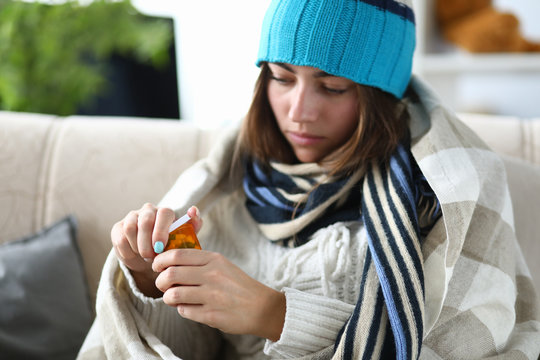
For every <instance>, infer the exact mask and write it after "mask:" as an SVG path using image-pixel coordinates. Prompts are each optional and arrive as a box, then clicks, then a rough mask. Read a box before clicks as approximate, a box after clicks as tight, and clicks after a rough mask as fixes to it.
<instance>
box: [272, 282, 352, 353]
mask: <svg viewBox="0 0 540 360" xmlns="http://www.w3.org/2000/svg"><path fill="white" fill-rule="evenodd" d="M283 292H284V293H285V297H286V299H287V309H286V314H285V324H284V326H283V331H282V333H281V338H280V339H279V340H278V341H277V342H272V341H270V340H267V341H266V344H265V348H264V352H265V353H266V354H267V355H269V356H271V357H279V358H295V357H301V356H305V355H308V354H312V353H314V352H317V351H320V350H321V349H324V348H326V347H328V346H332V345H333V344H334V342H335V339H336V338H337V335H338V333H339V331H340V330H341V328H342V327H343V325H344V324H345V323H346V322H347V320H348V318H349V316H350V315H351V313H352V311H353V309H354V305H351V304H347V303H344V302H342V301H339V300H336V299H331V298H328V297H324V296H319V295H313V294H308V293H305V292H302V291H299V290H295V289H291V288H284V289H283Z"/></svg>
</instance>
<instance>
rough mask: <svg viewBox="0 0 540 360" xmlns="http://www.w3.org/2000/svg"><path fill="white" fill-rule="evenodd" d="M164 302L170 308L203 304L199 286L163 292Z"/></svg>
mask: <svg viewBox="0 0 540 360" xmlns="http://www.w3.org/2000/svg"><path fill="white" fill-rule="evenodd" d="M163 302H164V303H165V304H167V305H169V306H177V305H179V304H201V302H200V290H199V287H198V286H175V287H171V288H169V289H168V290H166V291H164V292H163Z"/></svg>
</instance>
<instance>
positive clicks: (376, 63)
mask: <svg viewBox="0 0 540 360" xmlns="http://www.w3.org/2000/svg"><path fill="white" fill-rule="evenodd" d="M414 23H415V20H414V13H413V11H412V5H411V0H272V2H271V4H270V6H269V8H268V10H267V11H266V15H265V17H264V21H263V26H262V32H261V42H260V45H259V54H258V59H257V65H258V66H259V65H260V64H261V62H281V63H288V64H293V65H301V66H302V65H303V66H312V67H316V68H318V69H321V70H323V71H325V72H327V73H329V74H332V75H336V76H342V77H346V78H348V79H351V80H353V81H355V82H357V83H359V84H364V85H369V86H374V87H377V88H380V89H382V90H384V91H387V92H389V93H391V94H393V95H394V96H396V97H397V98H401V97H402V96H403V93H404V92H405V89H406V88H407V85H408V83H409V80H410V77H411V69H412V59H413V53H414V47H415V43H416V40H415V24H414Z"/></svg>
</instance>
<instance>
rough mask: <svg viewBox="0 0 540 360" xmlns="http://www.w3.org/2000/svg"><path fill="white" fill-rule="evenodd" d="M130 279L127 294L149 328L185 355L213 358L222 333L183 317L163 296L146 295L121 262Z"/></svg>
mask: <svg viewBox="0 0 540 360" xmlns="http://www.w3.org/2000/svg"><path fill="white" fill-rule="evenodd" d="M120 268H121V269H122V272H123V274H124V276H125V278H126V280H127V284H128V289H126V290H127V293H128V296H129V298H130V300H131V303H132V304H133V305H134V307H135V309H136V310H137V312H138V313H139V314H140V315H141V316H142V318H143V319H144V321H145V322H146V324H147V325H148V327H149V328H150V331H151V332H152V333H153V334H154V335H156V337H157V338H158V339H160V340H161V341H162V342H163V344H165V345H166V346H168V347H169V348H170V349H171V351H172V352H173V353H174V354H175V355H177V356H180V357H182V358H185V357H188V358H190V359H191V358H197V359H212V358H214V355H215V354H217V353H218V351H219V350H220V347H221V342H222V337H221V333H220V332H219V331H218V330H216V329H213V328H210V327H208V326H206V325H203V324H199V323H196V322H194V321H191V320H187V319H184V318H182V317H181V316H180V315H179V314H178V312H177V311H176V308H174V307H171V306H168V305H167V304H165V303H164V302H163V299H162V298H159V299H154V298H150V297H148V296H146V295H144V294H143V293H142V292H141V291H140V290H139V289H138V287H137V285H136V283H135V279H134V278H133V276H132V275H131V273H130V271H129V269H128V268H126V267H125V266H124V264H122V263H120ZM212 354H213V355H212Z"/></svg>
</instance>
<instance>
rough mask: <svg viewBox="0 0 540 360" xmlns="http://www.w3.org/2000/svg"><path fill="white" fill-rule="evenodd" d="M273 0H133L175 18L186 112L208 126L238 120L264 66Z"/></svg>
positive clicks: (146, 9) (143, 9)
mask: <svg viewBox="0 0 540 360" xmlns="http://www.w3.org/2000/svg"><path fill="white" fill-rule="evenodd" d="M269 3H270V1H269V0H233V1H218V0H210V1H187V0H133V4H134V5H135V6H136V7H137V9H138V10H140V11H141V12H143V13H146V14H149V15H159V16H168V17H172V18H173V19H174V22H175V38H176V46H177V57H178V59H177V64H178V80H179V96H180V109H181V110H180V111H181V114H180V115H181V117H182V118H184V119H190V120H196V121H197V122H198V123H199V124H200V125H201V126H203V127H215V126H218V125H220V124H222V123H223V122H225V121H238V120H240V118H241V117H243V116H244V114H245V113H246V111H247V108H248V106H249V103H250V101H251V96H252V92H253V86H254V83H255V79H256V78H257V75H258V73H259V69H258V68H257V67H256V66H255V61H256V59H257V50H258V44H259V36H260V28H261V24H262V19H263V16H264V12H265V10H266V8H267V6H268V4H269Z"/></svg>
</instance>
